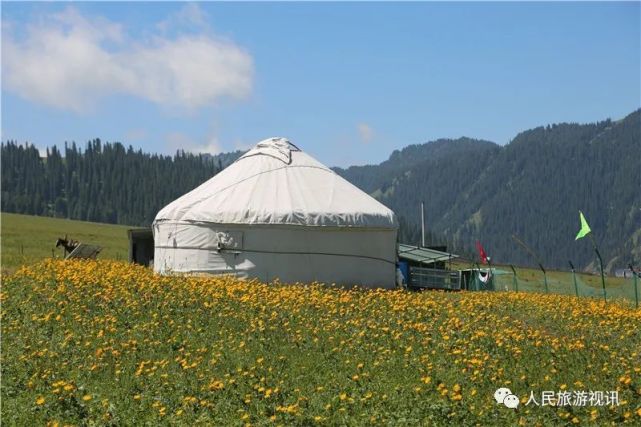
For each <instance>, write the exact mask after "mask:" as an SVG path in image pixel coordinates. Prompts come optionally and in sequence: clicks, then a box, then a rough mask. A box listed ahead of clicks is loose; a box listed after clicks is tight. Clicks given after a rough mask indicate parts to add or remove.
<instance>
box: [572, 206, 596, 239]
mask: <svg viewBox="0 0 641 427" xmlns="http://www.w3.org/2000/svg"><path fill="white" fill-rule="evenodd" d="M579 219H580V220H581V229H580V230H579V234H577V235H576V239H574V240H579V239H580V238H581V237H585V236H587V235H588V233H589V232H590V231H592V230H590V226H589V225H588V222H587V221H586V220H585V217H584V216H583V212H581V211H579Z"/></svg>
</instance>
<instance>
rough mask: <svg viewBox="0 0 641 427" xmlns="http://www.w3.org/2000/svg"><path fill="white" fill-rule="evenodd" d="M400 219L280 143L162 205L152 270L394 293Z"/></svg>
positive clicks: (267, 144)
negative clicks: (358, 286)
mask: <svg viewBox="0 0 641 427" xmlns="http://www.w3.org/2000/svg"><path fill="white" fill-rule="evenodd" d="M397 229H398V225H397V222H396V217H395V215H394V213H393V212H392V211H391V210H390V209H388V208H387V207H385V206H384V205H382V204H381V203H379V202H378V201H376V200H375V199H374V198H372V197H370V196H369V195H368V194H366V193H364V192H363V191H361V190H359V189H358V188H356V187H355V186H354V185H352V184H350V183H349V182H347V181H346V180H344V179H343V178H341V177H340V176H339V175H337V174H336V173H334V172H333V171H332V170H331V169H329V168H327V167H326V166H324V165H323V164H321V163H319V162H318V161H316V160H315V159H313V158H312V157H311V156H309V155H307V154H305V153H304V152H302V151H301V150H299V149H298V148H297V147H296V146H294V145H293V144H291V143H290V142H289V141H287V140H286V139H283V138H271V139H268V140H265V141H262V142H260V143H258V144H257V145H256V147H254V148H253V149H252V150H250V151H249V152H247V153H246V154H245V155H244V156H242V157H241V158H240V159H238V160H237V161H236V162H234V163H233V164H232V165H230V166H229V167H228V168H226V169H225V170H223V171H222V172H220V173H219V174H217V175H216V176H214V177H213V178H212V179H210V180H208V181H207V182H205V183H204V184H202V185H201V186H199V187H197V188H196V189H194V190H193V191H191V192H189V193H187V194H185V195H184V196H182V197H180V198H178V199H176V200H175V201H174V202H172V203H170V204H169V205H167V206H166V207H165V208H163V209H162V210H161V211H160V212H159V213H158V215H157V216H156V219H155V220H154V224H153V230H154V242H155V257H154V268H155V270H156V271H158V272H161V273H170V272H204V273H212V274H235V275H237V276H239V277H257V278H260V279H262V280H273V279H275V278H279V279H280V280H281V281H283V282H295V281H312V280H317V281H324V282H334V283H340V284H362V285H366V286H382V287H390V286H393V284H394V277H395V267H394V265H395V258H396V234H397Z"/></svg>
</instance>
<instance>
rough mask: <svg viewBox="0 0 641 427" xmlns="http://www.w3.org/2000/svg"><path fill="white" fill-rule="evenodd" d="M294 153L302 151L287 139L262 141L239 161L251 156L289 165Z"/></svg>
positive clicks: (276, 138) (277, 138)
mask: <svg viewBox="0 0 641 427" xmlns="http://www.w3.org/2000/svg"><path fill="white" fill-rule="evenodd" d="M293 151H300V149H299V148H298V147H297V146H295V145H294V144H292V143H291V142H290V141H289V140H288V139H287V138H279V137H274V138H268V139H265V140H263V141H260V142H259V143H258V144H256V146H255V147H254V148H252V149H251V150H249V151H248V152H247V153H246V154H245V155H244V156H242V157H241V158H240V159H239V160H242V159H245V158H247V157H251V156H269V157H273V158H275V159H278V160H280V161H281V162H283V163H285V164H288V165H289V164H291V162H292V152H293Z"/></svg>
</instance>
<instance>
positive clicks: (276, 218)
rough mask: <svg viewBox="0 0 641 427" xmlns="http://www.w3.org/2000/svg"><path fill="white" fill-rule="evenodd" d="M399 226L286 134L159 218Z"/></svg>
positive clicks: (262, 145) (260, 145)
mask: <svg viewBox="0 0 641 427" xmlns="http://www.w3.org/2000/svg"><path fill="white" fill-rule="evenodd" d="M165 221H167V222H181V223H188V222H196V223H218V224H283V225H285V224H288V225H303V226H338V227H375V228H397V227H398V225H397V221H396V217H395V215H394V212H392V211H391V210H390V209H389V208H387V207H386V206H384V205H383V204H381V203H380V202H378V201H377V200H375V199H374V198H373V197H371V196H370V195H368V194H367V193H365V192H363V191H361V190H360V189H358V188H357V187H356V186H354V185H352V184H351V183H349V182H348V181H346V180H345V179H343V178H342V177H341V176H339V175H338V174H336V173H335V172H334V171H332V170H331V169H329V168H328V167H327V166H325V165H323V164H322V163H320V162H318V161H317V160H315V159H314V158H313V157H311V156H310V155H308V154H306V153H305V152H303V151H301V150H300V149H299V148H298V147H296V146H295V145H294V144H292V143H291V142H289V141H288V140H287V139H285V138H269V139H266V140H264V141H261V142H259V143H258V144H257V145H256V146H255V147H254V148H253V149H251V150H250V151H248V152H247V153H246V154H245V155H243V156H242V157H240V158H239V159H238V160H236V161H235V162H234V163H232V164H231V165H230V166H228V167H227V168H226V169H224V170H223V171H222V172H220V173H218V174H217V175H215V176H214V177H213V178H211V179H209V180H208V181H206V182H205V183H203V184H202V185H200V186H199V187H197V188H195V189H194V190H192V191H190V192H188V193H187V194H185V195H183V196H182V197H180V198H178V199H176V200H174V201H173V202H171V203H170V204H169V205H167V206H165V207H164V208H163V209H162V210H161V211H160V212H158V215H157V216H156V219H155V220H154V223H158V222H165Z"/></svg>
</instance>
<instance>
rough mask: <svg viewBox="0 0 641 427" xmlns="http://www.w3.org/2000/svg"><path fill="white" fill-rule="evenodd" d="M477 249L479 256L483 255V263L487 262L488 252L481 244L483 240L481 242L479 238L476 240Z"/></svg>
mask: <svg viewBox="0 0 641 427" xmlns="http://www.w3.org/2000/svg"><path fill="white" fill-rule="evenodd" d="M476 250H478V251H479V256H480V257H481V263H482V264H487V254H486V253H485V250H484V249H483V246H481V242H479V241H478V240H477V241H476Z"/></svg>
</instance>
